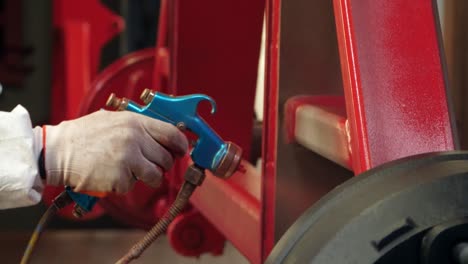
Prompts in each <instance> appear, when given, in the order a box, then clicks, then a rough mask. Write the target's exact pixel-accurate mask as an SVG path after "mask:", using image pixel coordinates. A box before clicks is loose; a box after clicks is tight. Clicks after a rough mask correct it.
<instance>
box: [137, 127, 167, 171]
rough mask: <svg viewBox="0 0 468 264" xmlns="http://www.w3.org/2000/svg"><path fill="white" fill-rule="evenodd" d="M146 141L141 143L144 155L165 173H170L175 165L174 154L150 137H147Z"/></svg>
mask: <svg viewBox="0 0 468 264" xmlns="http://www.w3.org/2000/svg"><path fill="white" fill-rule="evenodd" d="M144 139H145V140H142V141H140V142H141V144H140V149H141V153H142V155H143V156H144V157H145V158H146V159H148V160H149V161H151V162H152V163H154V164H157V165H158V166H159V167H161V168H162V169H163V170H164V171H168V170H170V169H171V168H172V165H173V164H174V158H173V157H172V154H171V153H170V152H169V151H167V149H166V148H164V147H163V146H162V145H161V144H159V143H158V142H156V141H154V140H153V138H152V137H151V136H150V135H145V137H144Z"/></svg>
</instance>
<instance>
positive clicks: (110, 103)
mask: <svg viewBox="0 0 468 264" xmlns="http://www.w3.org/2000/svg"><path fill="white" fill-rule="evenodd" d="M127 105H128V99H127V98H118V97H117V96H116V95H115V94H114V93H111V95H110V96H109V98H108V99H107V102H106V106H107V107H109V108H113V109H115V110H117V111H122V110H125V109H126V108H127Z"/></svg>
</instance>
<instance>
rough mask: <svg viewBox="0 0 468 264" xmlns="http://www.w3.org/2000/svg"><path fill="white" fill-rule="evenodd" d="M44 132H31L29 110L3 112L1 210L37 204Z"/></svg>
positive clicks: (0, 121) (0, 117) (0, 122)
mask: <svg viewBox="0 0 468 264" xmlns="http://www.w3.org/2000/svg"><path fill="white" fill-rule="evenodd" d="M41 149H42V130H41V128H40V127H37V128H35V129H34V130H33V129H32V125H31V119H30V117H29V113H28V112H27V111H26V109H25V108H24V107H22V106H20V105H18V106H17V107H15V109H13V111H11V112H1V111H0V209H6V208H13V207H23V206H29V205H34V204H37V203H38V202H39V201H40V200H41V196H42V192H43V190H44V185H43V183H42V181H41V179H40V177H39V169H38V162H37V161H38V157H39V153H40V151H41Z"/></svg>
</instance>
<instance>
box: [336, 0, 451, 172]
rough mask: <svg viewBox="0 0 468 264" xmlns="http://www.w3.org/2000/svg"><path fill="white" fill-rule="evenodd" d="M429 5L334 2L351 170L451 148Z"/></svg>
mask: <svg viewBox="0 0 468 264" xmlns="http://www.w3.org/2000/svg"><path fill="white" fill-rule="evenodd" d="M433 2H434V1H431V0H416V1H406V0H395V1H386V0H335V1H334V8H335V16H336V27H337V34H338V43H339V51H340V58H341V68H342V76H343V83H344V88H345V95H346V103H347V112H348V119H349V122H350V128H351V138H352V152H353V168H354V171H355V173H360V172H363V171H365V170H368V169H370V168H372V167H375V166H378V165H380V164H383V163H385V162H388V161H392V160H395V159H398V158H401V157H406V156H411V155H415V154H419V153H424V152H432V151H444V150H453V149H455V148H456V144H457V143H456V140H455V139H454V136H453V135H454V134H453V133H454V129H453V128H452V124H451V120H450V114H449V108H448V103H447V95H446V89H445V76H444V69H443V68H442V66H441V65H442V64H441V51H440V46H439V43H438V41H439V39H438V37H439V36H438V25H436V22H435V18H434V15H435V14H436V12H435V10H434V4H433Z"/></svg>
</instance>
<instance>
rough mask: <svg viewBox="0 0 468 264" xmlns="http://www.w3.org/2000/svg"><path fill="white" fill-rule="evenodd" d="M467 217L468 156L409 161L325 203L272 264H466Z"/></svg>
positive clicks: (293, 231) (291, 234)
mask: <svg viewBox="0 0 468 264" xmlns="http://www.w3.org/2000/svg"><path fill="white" fill-rule="evenodd" d="M467 216H468V152H450V153H433V154H425V155H419V156H415V157H411V158H405V159H402V160H398V161H394V162H391V163H389V164H386V165H383V166H381V167H378V168H375V169H372V170H370V171H367V172H365V173H363V174H362V175H359V176H357V177H354V178H352V179H351V180H349V181H347V182H345V183H344V184H342V185H340V186H339V187H337V188H335V189H334V190H333V191H331V192H330V193H329V194H328V195H326V196H325V197H323V198H322V199H321V200H320V201H319V202H317V203H316V204H315V205H314V206H312V207H311V208H310V209H309V210H307V211H306V212H305V213H304V214H303V215H302V216H301V217H300V218H299V219H298V220H297V221H296V223H294V224H293V225H292V226H291V228H290V229H289V230H288V231H287V232H286V233H285V235H284V236H283V237H282V238H281V239H280V241H279V242H278V244H277V245H276V246H275V248H274V249H273V251H272V253H271V254H270V256H269V257H268V259H267V261H266V263H314V264H322V263H327V264H329V263H331V264H341V263H359V264H365V263H379V264H386V263H399V264H405V263H427V264H428V263H467V262H464V261H466V260H467V259H468V230H467V229H468V225H467V224H466V223H467V219H466V217H467ZM465 242H466V243H465Z"/></svg>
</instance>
